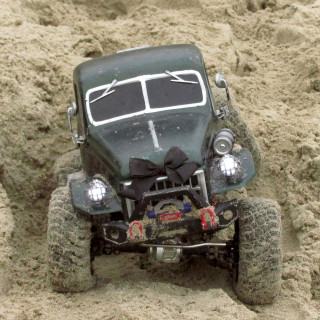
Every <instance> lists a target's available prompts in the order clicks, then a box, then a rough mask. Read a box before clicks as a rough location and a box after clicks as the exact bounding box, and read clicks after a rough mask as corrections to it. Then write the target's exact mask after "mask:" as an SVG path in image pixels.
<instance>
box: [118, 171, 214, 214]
mask: <svg viewBox="0 0 320 320" xmlns="http://www.w3.org/2000/svg"><path fill="white" fill-rule="evenodd" d="M130 184H131V181H127V182H125V183H124V184H123V187H124V188H126V187H128V186H129V185H130ZM181 186H190V187H191V188H193V189H194V190H196V192H198V193H199V194H200V195H201V196H202V197H203V198H204V199H205V200H206V201H207V202H208V193H207V186H206V179H205V176H204V171H203V170H202V169H199V170H197V171H196V172H195V173H194V174H193V175H192V176H191V177H190V178H189V180H188V181H186V182H185V183H184V184H175V183H172V182H171V181H169V180H168V177H167V176H163V177H159V178H157V180H156V182H155V184H154V185H153V186H152V188H151V189H150V191H157V190H164V189H170V188H175V187H181ZM136 202H137V201H134V200H130V199H126V204H127V209H128V215H129V218H130V217H131V215H132V212H133V210H134V208H135V206H136Z"/></svg>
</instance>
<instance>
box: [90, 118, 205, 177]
mask: <svg viewBox="0 0 320 320" xmlns="http://www.w3.org/2000/svg"><path fill="white" fill-rule="evenodd" d="M210 120H211V117H210V116H209V117H208V113H206V114H205V113H201V112H187V113H186V112H184V113H173V114H163V115H160V114H159V113H157V114H155V113H154V114H145V115H142V116H139V117H132V118H128V119H125V120H121V121H117V122H115V123H109V124H107V125H105V126H99V127H90V128H89V135H88V142H90V146H91V147H93V148H95V149H96V150H95V152H96V153H97V154H99V155H100V157H101V158H102V161H103V163H104V164H105V165H106V166H108V167H109V169H110V168H112V171H113V172H114V174H115V176H118V178H119V179H120V180H127V179H129V178H130V172H129V159H130V158H142V159H147V160H150V161H152V162H154V163H155V164H162V163H163V159H164V156H165V154H166V152H167V151H168V150H169V149H170V148H171V147H173V146H175V147H179V148H180V149H181V150H183V151H184V152H185V153H186V154H187V156H188V160H187V161H195V162H196V163H197V164H198V166H199V167H200V166H202V165H203V158H204V151H205V150H206V144H208V140H209V136H210V132H209V131H210V130H209V124H210Z"/></svg>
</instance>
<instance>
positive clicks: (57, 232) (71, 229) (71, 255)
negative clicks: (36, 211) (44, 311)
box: [47, 187, 95, 292]
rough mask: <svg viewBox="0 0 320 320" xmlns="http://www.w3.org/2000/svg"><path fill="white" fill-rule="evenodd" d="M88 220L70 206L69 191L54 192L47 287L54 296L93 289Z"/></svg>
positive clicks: (49, 235) (89, 221) (89, 220)
mask: <svg viewBox="0 0 320 320" xmlns="http://www.w3.org/2000/svg"><path fill="white" fill-rule="evenodd" d="M91 226H92V224H91V219H90V217H87V216H84V215H80V214H78V213H77V212H76V211H75V210H74V209H73V206H72V203H71V196H70V190H69V188H68V187H61V188H58V189H56V190H55V191H54V192H53V193H52V196H51V200H50V205H49V213H48V234H47V237H48V283H49V285H50V286H51V287H52V289H53V290H54V291H57V292H80V291H84V290H88V289H90V288H92V287H93V286H94V282H95V281H94V277H93V272H92V267H91Z"/></svg>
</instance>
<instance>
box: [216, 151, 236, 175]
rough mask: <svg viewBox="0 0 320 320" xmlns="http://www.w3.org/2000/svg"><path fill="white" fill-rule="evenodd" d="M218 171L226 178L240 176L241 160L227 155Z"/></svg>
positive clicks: (221, 161) (219, 165) (220, 162)
mask: <svg viewBox="0 0 320 320" xmlns="http://www.w3.org/2000/svg"><path fill="white" fill-rule="evenodd" d="M218 169H219V170H220V171H221V172H222V174H223V175H225V176H226V177H233V176H235V175H238V174H239V172H240V171H241V165H240V160H239V159H237V158H236V157H235V156H232V155H231V154H226V155H225V156H223V157H222V158H221V159H220V161H219V164H218Z"/></svg>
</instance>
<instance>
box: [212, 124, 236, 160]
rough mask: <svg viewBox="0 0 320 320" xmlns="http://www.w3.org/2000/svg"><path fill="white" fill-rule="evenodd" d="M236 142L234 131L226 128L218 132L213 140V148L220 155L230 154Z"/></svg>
mask: <svg viewBox="0 0 320 320" xmlns="http://www.w3.org/2000/svg"><path fill="white" fill-rule="evenodd" d="M233 143H234V133H233V132H232V130H230V129H227V128H224V129H222V130H220V131H219V132H218V134H217V135H216V137H215V139H214V142H213V150H214V152H215V153H216V154H217V155H219V156H224V155H225V154H228V153H229V152H230V151H231V150H232V148H233Z"/></svg>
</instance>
